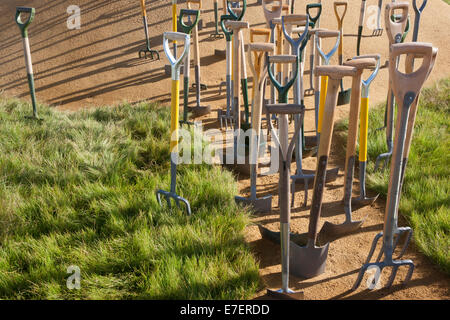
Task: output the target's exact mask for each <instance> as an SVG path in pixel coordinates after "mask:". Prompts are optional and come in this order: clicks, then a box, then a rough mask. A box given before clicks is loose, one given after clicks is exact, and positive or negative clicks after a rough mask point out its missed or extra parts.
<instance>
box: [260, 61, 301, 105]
mask: <svg viewBox="0 0 450 320" xmlns="http://www.w3.org/2000/svg"><path fill="white" fill-rule="evenodd" d="M298 60H299V59H298V57H297V56H294V55H287V54H286V55H275V56H269V58H268V59H267V68H268V69H269V78H270V81H271V82H272V84H273V85H274V87H275V88H276V89H277V91H278V94H279V97H278V100H279V101H278V102H279V103H287V93H288V91H289V89H290V88H291V87H292V85H293V84H294V82H295V80H296V79H297V74H298ZM294 62H295V68H294V72H293V75H292V78H291V79H290V80H289V81H288V82H287V83H286V84H285V85H284V86H282V85H281V84H280V83H279V82H278V81H277V80H276V79H275V76H274V75H273V73H272V70H271V68H270V64H271V63H294Z"/></svg>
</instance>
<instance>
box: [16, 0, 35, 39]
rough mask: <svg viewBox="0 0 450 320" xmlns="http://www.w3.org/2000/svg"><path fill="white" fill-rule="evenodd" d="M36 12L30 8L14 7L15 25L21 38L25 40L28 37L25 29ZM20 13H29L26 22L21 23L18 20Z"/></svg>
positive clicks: (19, 19)
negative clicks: (19, 31)
mask: <svg viewBox="0 0 450 320" xmlns="http://www.w3.org/2000/svg"><path fill="white" fill-rule="evenodd" d="M35 12H36V10H35V9H34V8H31V7H16V23H17V25H18V26H19V28H20V30H21V31H22V36H23V37H24V38H25V37H27V36H28V34H27V29H28V27H29V25H30V24H31V23H32V22H33V20H34V16H35ZM21 13H29V14H30V16H29V17H28V19H27V20H25V21H22V19H21V18H20V14H21Z"/></svg>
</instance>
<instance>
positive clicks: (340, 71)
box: [291, 66, 357, 278]
mask: <svg viewBox="0 0 450 320" xmlns="http://www.w3.org/2000/svg"><path fill="white" fill-rule="evenodd" d="M315 73H316V76H327V77H328V78H329V79H330V80H329V88H328V94H327V100H326V105H325V109H324V119H323V120H324V124H325V126H324V130H323V132H322V137H321V139H320V145H319V151H318V156H317V157H318V160H317V167H316V174H315V179H314V192H313V199H312V204H311V211H310V218H309V227H308V243H307V245H306V246H304V247H300V246H297V245H296V244H293V243H291V255H292V257H293V261H292V264H291V270H292V274H294V275H296V276H298V277H302V278H312V277H315V276H317V275H319V274H321V273H323V272H324V271H325V265H326V261H327V256H328V248H329V243H327V244H325V245H324V246H322V247H318V246H316V240H317V231H318V227H319V219H320V213H321V210H322V198H323V191H324V187H325V176H326V172H327V170H326V169H327V163H328V157H329V154H330V149H331V138H332V133H333V128H334V111H335V108H336V103H337V99H338V90H339V81H340V80H341V79H342V78H343V77H345V76H352V77H354V76H355V75H356V73H357V70H356V68H354V67H347V66H320V67H317V68H316V70H315Z"/></svg>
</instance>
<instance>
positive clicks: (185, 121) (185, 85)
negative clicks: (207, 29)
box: [178, 9, 200, 126]
mask: <svg viewBox="0 0 450 320" xmlns="http://www.w3.org/2000/svg"><path fill="white" fill-rule="evenodd" d="M185 16H189V17H190V16H193V17H195V19H194V21H192V22H191V24H190V25H186V24H185V23H184V21H183V18H184V17H185ZM199 16H200V11H198V10H188V9H181V10H180V16H179V17H178V19H179V23H180V25H181V28H182V31H183V32H184V33H185V34H188V35H189V36H190V35H191V31H192V29H194V27H195V25H196V24H197V22H198V18H199ZM190 63H191V55H190V50H189V51H188V52H187V53H186V57H185V58H184V69H183V98H184V104H183V120H181V121H180V124H181V125H183V124H187V125H188V126H189V125H191V124H193V123H192V122H189V121H188V103H189V71H190Z"/></svg>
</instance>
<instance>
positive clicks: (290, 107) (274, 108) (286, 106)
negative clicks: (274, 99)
mask: <svg viewBox="0 0 450 320" xmlns="http://www.w3.org/2000/svg"><path fill="white" fill-rule="evenodd" d="M266 110H267V112H268V113H270V114H287V115H294V114H303V113H304V112H305V106H303V105H301V104H296V103H275V104H266Z"/></svg>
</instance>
